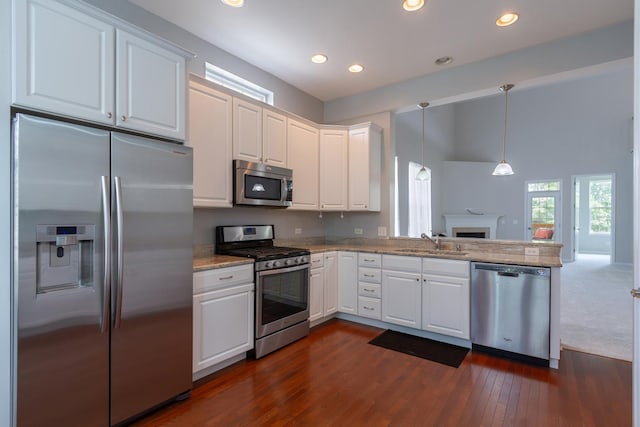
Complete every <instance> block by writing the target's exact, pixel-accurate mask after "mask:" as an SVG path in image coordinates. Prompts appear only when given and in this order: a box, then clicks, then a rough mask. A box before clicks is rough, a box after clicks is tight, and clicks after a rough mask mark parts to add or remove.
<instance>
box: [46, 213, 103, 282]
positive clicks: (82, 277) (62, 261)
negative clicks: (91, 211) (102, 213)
mask: <svg viewBox="0 0 640 427" xmlns="http://www.w3.org/2000/svg"><path fill="white" fill-rule="evenodd" d="M95 229H96V227H95V225H37V226H36V242H37V280H36V282H37V292H38V293H44V292H50V291H55V290H61V289H69V288H78V287H86V286H93V259H94V256H93V255H94V254H93V250H94V240H95Z"/></svg>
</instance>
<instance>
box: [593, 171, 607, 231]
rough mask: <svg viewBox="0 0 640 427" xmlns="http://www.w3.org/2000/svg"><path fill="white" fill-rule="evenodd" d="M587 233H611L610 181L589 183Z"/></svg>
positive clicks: (600, 180) (603, 180)
mask: <svg viewBox="0 0 640 427" xmlns="http://www.w3.org/2000/svg"><path fill="white" fill-rule="evenodd" d="M589 232H590V233H611V180H610V179H599V180H592V181H589Z"/></svg>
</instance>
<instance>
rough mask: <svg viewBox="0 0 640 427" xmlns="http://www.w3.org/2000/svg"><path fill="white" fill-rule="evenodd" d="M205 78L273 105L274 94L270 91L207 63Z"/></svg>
mask: <svg viewBox="0 0 640 427" xmlns="http://www.w3.org/2000/svg"><path fill="white" fill-rule="evenodd" d="M205 78H206V79H207V80H209V81H212V82H214V83H217V84H219V85H220V86H224V87H226V88H229V89H232V90H235V91H236V92H239V93H241V94H243V95H246V96H248V97H251V98H253V99H257V100H258V101H261V102H264V103H265V104H269V105H273V92H271V91H270V90H268V89H265V88H263V87H261V86H258V85H257V84H255V83H252V82H250V81H249V80H245V79H243V78H242V77H240V76H236V75H235V74H233V73H230V72H228V71H227V70H223V69H222V68H220V67H216V66H215V65H213V64H210V63H208V62H206V63H205Z"/></svg>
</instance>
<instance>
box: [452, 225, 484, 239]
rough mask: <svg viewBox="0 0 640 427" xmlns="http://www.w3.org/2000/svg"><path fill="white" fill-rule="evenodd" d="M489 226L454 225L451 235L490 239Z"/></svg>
mask: <svg viewBox="0 0 640 427" xmlns="http://www.w3.org/2000/svg"><path fill="white" fill-rule="evenodd" d="M489 235H490V229H489V227H452V228H451V237H470V238H474V239H488V238H489Z"/></svg>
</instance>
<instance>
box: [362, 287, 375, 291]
mask: <svg viewBox="0 0 640 427" xmlns="http://www.w3.org/2000/svg"><path fill="white" fill-rule="evenodd" d="M362 290H363V291H365V292H375V290H373V289H367V288H362Z"/></svg>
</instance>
